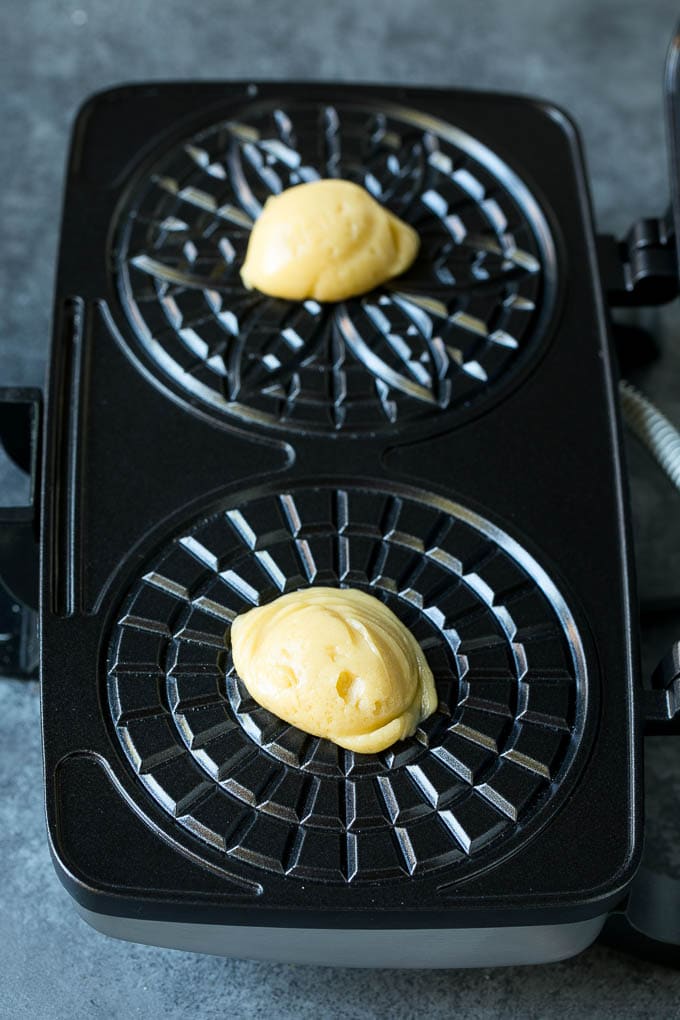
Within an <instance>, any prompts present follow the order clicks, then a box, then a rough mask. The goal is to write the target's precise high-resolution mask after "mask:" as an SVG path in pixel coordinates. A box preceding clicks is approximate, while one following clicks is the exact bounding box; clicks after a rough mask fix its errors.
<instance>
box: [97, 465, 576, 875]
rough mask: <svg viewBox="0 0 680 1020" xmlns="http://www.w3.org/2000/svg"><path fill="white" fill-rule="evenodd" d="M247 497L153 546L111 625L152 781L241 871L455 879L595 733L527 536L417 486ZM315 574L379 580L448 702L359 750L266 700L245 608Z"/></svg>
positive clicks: (116, 679) (553, 598) (131, 746)
mask: <svg viewBox="0 0 680 1020" xmlns="http://www.w3.org/2000/svg"><path fill="white" fill-rule="evenodd" d="M229 507H231V508H229ZM229 507H227V508H226V509H224V510H222V511H220V512H219V513H217V514H215V515H213V516H211V517H209V518H207V519H203V520H201V521H200V522H199V523H198V524H195V525H194V526H192V527H190V528H188V529H187V530H185V531H183V532H182V533H181V534H179V535H178V536H177V537H176V538H175V539H174V540H173V541H171V542H170V543H169V544H168V545H167V546H166V547H165V548H164V550H163V551H162V552H161V554H160V555H159V556H157V558H156V559H155V560H154V561H153V562H151V563H149V564H148V566H147V568H146V569H145V570H144V572H143V574H142V575H141V576H140V577H139V579H138V581H137V582H136V583H135V584H134V585H133V587H132V589H131V591H130V594H129V596H128V598H127V600H126V602H125V605H124V607H123V608H122V610H121V613H120V615H119V618H118V621H117V623H116V625H115V627H114V631H113V634H112V637H111V642H110V647H109V663H108V703H109V706H110V711H111V716H112V723H113V726H114V728H115V733H116V735H117V738H118V740H119V742H120V746H121V748H122V751H123V752H124V755H125V756H126V758H127V760H128V762H129V764H130V765H131V767H132V768H133V769H134V771H135V772H136V773H137V775H138V777H139V781H140V783H141V784H142V786H143V788H144V789H145V790H146V792H147V794H149V795H150V796H151V797H152V798H153V799H154V800H155V801H156V802H157V803H158V804H159V805H160V806H161V807H162V808H163V809H164V810H165V811H167V812H168V813H169V814H170V815H171V816H173V817H174V818H175V819H176V820H177V823H178V824H179V825H181V826H183V827H184V829H186V830H187V831H189V832H191V833H193V834H194V835H195V836H196V837H197V839H198V840H199V841H202V842H203V843H204V845H205V844H207V845H210V846H211V847H212V848H213V850H216V851H217V852H218V853H219V854H221V855H225V857H226V858H228V859H229V861H230V866H231V867H233V865H234V862H236V861H241V862H243V863H244V864H248V865H252V866H254V867H255V868H257V869H259V870H262V869H264V870H265V871H269V872H275V873H279V874H284V875H287V876H291V877H299V878H302V879H320V880H324V881H331V882H340V883H349V882H354V881H362V880H384V879H391V878H398V877H403V876H404V875H414V876H419V875H423V874H426V873H429V872H432V871H433V870H435V869H439V868H442V867H444V866H447V868H448V869H449V871H448V872H447V879H448V875H449V873H450V869H454V870H453V873H454V874H455V872H456V869H457V868H460V867H464V866H465V865H466V864H469V863H470V862H471V861H472V860H473V859H474V858H476V857H477V855H479V854H480V852H481V851H484V850H486V849H487V848H489V847H492V846H493V845H494V844H495V843H497V842H498V841H500V840H503V839H504V838H506V837H509V836H511V835H512V834H513V833H517V832H519V831H525V830H526V829H527V827H528V826H529V825H530V823H532V822H533V821H534V820H535V819H536V817H537V816H538V815H539V814H540V815H541V816H545V813H546V812H547V811H548V810H549V808H550V802H551V799H552V797H553V794H554V793H555V791H556V789H557V787H558V786H559V784H560V782H561V781H562V779H563V778H564V776H565V774H566V771H567V769H568V768H569V766H570V764H571V762H572V760H573V758H574V755H575V753H576V750H577V747H578V744H579V740H580V735H581V728H582V724H583V719H584V715H585V703H586V696H587V686H586V666H585V659H584V653H583V649H582V647H581V643H580V640H579V636H578V632H577V630H576V627H575V624H574V621H573V619H572V617H571V614H570V612H569V610H568V608H567V606H566V605H565V603H564V601H563V599H562V597H561V596H560V594H559V592H558V591H557V589H556V588H555V586H554V585H553V584H552V582H551V581H550V579H549V578H548V577H547V576H546V575H545V574H544V572H543V571H542V569H541V568H540V567H539V566H538V564H537V563H536V562H535V561H534V560H533V559H532V558H531V557H530V556H528V554H527V553H526V552H525V551H524V550H523V549H522V548H521V547H520V546H518V545H517V544H516V543H515V542H514V541H513V540H512V539H511V538H509V537H508V536H507V535H506V534H504V533H503V532H501V531H499V530H498V529H497V528H496V527H495V526H493V525H491V524H490V523H489V522H487V521H485V520H483V519H481V518H479V517H477V516H476V515H474V514H472V513H470V512H468V511H466V510H465V509H464V508H462V507H460V506H457V505H455V504H452V503H450V502H448V501H446V500H443V499H440V498H439V497H435V496H432V495H428V494H425V493H416V492H413V491H411V490H408V491H403V492H402V491H400V490H398V489H390V490H388V491H386V490H376V489H371V488H366V487H360V486H356V485H355V486H347V487H346V488H341V489H336V488H331V487H327V486H318V487H313V488H312V487H296V488H293V489H291V490H290V491H284V492H273V491H267V492H265V491H264V490H260V491H259V493H258V494H256V495H252V496H250V497H243V498H236V499H234V501H233V503H231V504H229ZM310 584H325V585H336V586H354V587H358V588H361V589H363V590H366V591H370V592H371V593H372V594H374V595H376V596H377V597H378V598H381V599H382V600H383V601H384V602H385V603H386V604H387V605H388V606H389V607H390V608H391V609H392V610H393V611H394V612H395V613H396V614H397V615H398V616H399V617H400V618H401V619H402V620H403V622H404V623H405V624H406V625H407V626H408V627H410V628H411V630H412V632H413V633H414V635H415V636H416V638H417V639H418V641H419V642H420V643H421V645H422V648H423V650H424V651H425V653H426V655H427V658H428V661H429V663H430V666H431V667H432V670H433V673H434V676H435V680H436V683H437V689H438V693H439V708H438V710H437V712H435V714H434V715H433V716H431V717H430V718H429V719H428V720H427V721H426V722H425V723H424V724H423V725H422V726H421V728H420V729H419V730H418V731H417V732H416V734H415V735H414V736H413V737H412V738H410V739H408V740H405V741H402V742H400V743H398V744H396V745H394V746H393V747H392V748H390V749H389V750H388V751H385V752H383V753H382V754H377V755H359V754H353V753H351V752H348V751H344V750H341V749H339V748H337V747H336V746H335V745H333V744H332V743H330V742H328V741H325V740H320V739H317V738H315V737H311V736H309V735H307V734H305V733H303V732H301V731H300V730H298V729H296V728H295V727H293V726H289V725H287V724H286V723H284V722H282V721H281V720H280V719H278V718H276V717H275V716H274V715H272V714H271V713H269V712H267V711H266V710H265V709H263V708H261V707H259V706H258V705H257V704H256V703H255V702H254V701H253V700H252V699H251V698H250V697H249V696H248V693H247V691H246V689H245V688H244V686H243V684H242V683H241V681H240V679H239V678H238V676H236V675H235V673H234V669H233V664H232V661H231V656H230V650H229V632H230V625H231V622H232V620H233V619H234V616H235V615H236V614H238V613H241V612H243V611H245V610H247V609H248V608H249V607H251V606H253V605H259V604H262V603H265V602H267V601H269V600H271V599H273V598H276V597H277V596H278V595H280V594H281V593H283V592H287V591H292V590H295V589H297V588H300V587H304V586H307V585H310Z"/></svg>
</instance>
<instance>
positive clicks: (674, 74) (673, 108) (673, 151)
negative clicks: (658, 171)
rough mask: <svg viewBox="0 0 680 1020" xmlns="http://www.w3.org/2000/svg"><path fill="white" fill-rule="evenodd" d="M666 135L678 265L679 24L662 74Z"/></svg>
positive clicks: (679, 182)
mask: <svg viewBox="0 0 680 1020" xmlns="http://www.w3.org/2000/svg"><path fill="white" fill-rule="evenodd" d="M664 97H665V102H666V134H667V137H668V162H669V167H668V170H669V178H670V185H671V187H670V191H671V195H670V198H671V210H670V215H672V218H673V225H674V233H675V251H676V257H677V262H676V264H677V265H678V266H680V22H678V24H677V25H676V26H675V33H674V35H673V38H672V39H671V42H670V46H669V47H668V53H667V54H666V67H665V72H664Z"/></svg>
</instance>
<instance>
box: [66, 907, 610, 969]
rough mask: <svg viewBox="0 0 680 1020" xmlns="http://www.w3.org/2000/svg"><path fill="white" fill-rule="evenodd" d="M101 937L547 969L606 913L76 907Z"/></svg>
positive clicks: (277, 956)
mask: <svg viewBox="0 0 680 1020" xmlns="http://www.w3.org/2000/svg"><path fill="white" fill-rule="evenodd" d="M76 906H77V909H78V911H79V913H80V915H81V916H82V917H83V918H84V920H85V921H87V922H88V924H91V925H92V927H93V928H96V929H97V931H100V932H102V933H103V934H104V935H111V936H112V937H113V938H118V939H125V940H126V941H128V942H141V943H144V944H145V945H151V946H162V947H164V948H166V949H182V950H185V951H188V952H192V953H210V954H212V955H214V956H229V957H235V958H238V959H249V960H270V961H273V962H276V963H308V964H314V965H317V966H325V967H397V968H404V967H411V968H445V967H451V968H455V967H508V966H515V965H517V964H531V963H553V962H555V961H556V960H564V959H566V958H568V957H570V956H575V955H576V954H577V953H580V952H582V950H584V949H586V948H587V947H588V946H589V945H590V944H591V943H592V942H594V941H595V939H596V938H597V936H598V935H599V933H600V931H601V929H602V926H603V925H604V922H605V920H606V915H604V916H602V917H595V918H592V919H591V920H588V921H576V922H573V923H571V924H554V925H527V926H521V927H514V928H457V929H453V930H447V929H444V928H441V929H439V928H429V929H410V930H409V929H394V930H382V929H379V930H375V929H372V930H365V929H333V928H255V927H250V926H246V925H237V926H233V925H231V926H230V925H219V924H181V923H175V922H171V921H144V920H136V919H134V918H130V917H109V916H107V915H105V914H97V913H94V912H93V911H90V910H86V909H85V908H84V907H81V906H79V905H76Z"/></svg>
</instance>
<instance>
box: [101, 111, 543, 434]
mask: <svg viewBox="0 0 680 1020" xmlns="http://www.w3.org/2000/svg"><path fill="white" fill-rule="evenodd" d="M320 177H343V178H346V179H349V180H353V181H356V182H357V183H359V184H362V185H363V186H364V187H366V188H367V189H368V190H369V191H370V192H371V194H373V195H374V197H375V198H377V199H378V201H380V202H382V203H384V204H385V205H386V206H387V207H388V208H390V209H391V210H392V211H393V212H395V213H396V214H397V215H398V216H400V217H402V219H404V220H406V221H407V222H409V223H411V224H412V225H413V226H414V227H415V228H416V229H417V230H418V232H419V234H420V238H421V252H420V255H419V257H418V259H417V260H416V262H415V264H414V265H413V267H412V268H411V269H410V270H409V272H408V273H407V274H405V275H404V276H402V277H400V278H399V279H398V280H397V281H392V283H390V284H387V285H385V286H384V287H382V288H379V289H377V290H375V291H373V292H371V293H370V294H367V295H366V296H365V297H363V298H361V299H353V300H349V301H346V302H343V303H340V304H330V305H321V304H318V303H317V302H315V301H306V302H304V303H301V302H290V301H283V300H279V299H275V298H270V297H267V296H265V295H262V294H259V293H257V292H254V291H248V290H246V289H245V288H244V286H243V285H242V283H241V279H240V275H239V269H240V266H241V264H242V262H243V259H244V257H245V250H246V247H247V243H248V238H249V233H250V228H251V226H252V223H253V221H254V220H255V219H256V218H257V216H258V215H259V213H260V211H261V209H262V206H263V204H264V202H265V201H266V199H267V197H268V196H270V195H272V194H276V193H278V192H280V191H281V190H282V189H284V188H287V187H289V186H291V185H294V184H299V183H302V182H305V181H310V180H315V179H318V178H320ZM116 266H117V276H118V283H119V289H120V294H121V300H122V304H123V308H124V310H125V312H126V313H127V316H128V318H129V320H130V323H131V326H132V328H133V333H134V336H135V338H136V343H137V344H138V345H141V347H142V348H143V350H144V352H145V355H146V357H147V359H150V360H151V362H152V363H153V365H154V367H155V369H156V370H157V371H159V372H160V374H161V376H162V377H163V378H164V379H165V381H166V382H169V383H170V384H171V385H173V386H174V387H175V388H178V389H179V391H180V392H182V393H184V394H185V395H190V396H191V397H192V398H194V399H198V400H199V401H200V402H201V403H203V404H207V405H209V406H210V408H211V409H212V410H213V411H215V412H218V413H223V414H226V415H228V416H230V417H236V418H238V419H241V420H245V421H247V422H253V423H259V424H263V425H276V426H282V427H288V428H294V429H295V430H297V431H299V430H300V429H303V430H308V431H312V432H334V431H338V430H348V431H350V432H365V431H372V432H374V431H376V430H380V429H382V428H384V427H389V426H391V425H393V424H394V423H396V422H397V421H399V422H400V423H403V422H404V421H409V420H417V419H422V418H423V417H428V416H431V415H433V414H439V413H440V412H442V411H445V410H447V409H454V408H460V407H461V406H462V405H464V404H465V405H467V404H469V403H470V402H471V401H472V400H473V399H474V398H476V397H478V396H480V395H481V394H483V393H485V392H486V391H487V390H489V389H490V388H491V387H492V386H493V385H494V384H495V383H497V382H498V381H499V380H501V379H503V378H505V377H506V376H507V374H508V373H509V372H511V371H512V370H514V369H515V367H516V366H518V365H519V363H520V362H521V361H522V360H523V358H524V355H525V354H527V355H528V354H529V352H530V351H533V350H534V348H535V346H536V343H537V342H538V341H539V340H540V337H541V335H542V334H543V333H544V325H545V322H546V320H547V318H548V316H549V315H550V312H551V307H552V303H553V298H554V293H553V292H554V277H555V254H554V249H553V243H552V240H551V236H550V232H549V230H548V227H547V224H546V222H545V220H544V218H543V215H542V213H541V212H540V209H539V208H538V206H537V205H536V203H535V201H534V200H533V198H532V197H531V195H530V193H529V192H528V191H527V189H526V188H525V187H524V185H523V184H522V183H521V182H520V180H519V179H518V178H517V177H516V176H515V175H514V173H513V172H512V171H511V170H510V169H509V168H508V167H507V166H506V165H505V164H504V163H502V162H501V161H500V160H499V159H498V158H497V157H496V156H495V155H494V154H493V153H491V152H490V151H489V150H487V149H486V148H485V147H484V146H482V145H480V144H479V143H478V142H476V141H475V140H474V139H472V138H470V137H469V136H467V135H465V134H464V133H463V132H461V131H459V130H457V129H456V128H453V127H452V126H451V125H448V124H446V123H444V122H441V121H437V120H435V119H433V118H431V117H428V116H426V115H424V114H420V113H417V112H414V111H409V110H405V109H401V108H399V107H395V108H393V109H391V108H390V109H386V110H379V109H377V108H372V107H370V106H368V105H362V106H356V105H352V104H349V103H342V104H336V105H334V106H330V105H324V104H322V103H312V102H291V103H289V104H288V105H287V106H286V109H285V110H284V109H283V108H282V107H280V106H276V104H274V103H265V102H261V103H259V104H253V105H252V106H251V107H248V108H245V109H243V110H242V112H241V114H240V115H239V116H238V117H237V118H235V119H233V120H230V121H224V122H221V123H218V124H216V125H213V126H212V127H210V128H208V129H206V130H203V131H201V132H200V133H199V134H197V135H195V136H194V137H192V138H190V139H188V140H186V141H185V142H184V143H183V144H181V145H178V146H177V147H175V148H173V149H172V150H171V151H169V152H166V153H165V154H164V155H163V156H161V157H160V158H159V159H158V161H157V163H156V165H155V167H154V168H153V170H152V172H151V173H150V175H149V176H148V177H147V178H145V179H144V181H143V182H142V183H141V184H140V185H139V187H138V188H137V190H136V192H135V193H134V194H133V196H132V198H131V201H130V203H129V205H128V207H127V209H125V210H124V211H123V214H122V219H121V224H120V229H119V231H118V245H117V254H116Z"/></svg>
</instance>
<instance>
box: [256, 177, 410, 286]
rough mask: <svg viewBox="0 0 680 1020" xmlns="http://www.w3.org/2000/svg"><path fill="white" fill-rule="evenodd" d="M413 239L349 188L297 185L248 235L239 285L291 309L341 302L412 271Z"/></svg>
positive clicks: (268, 207) (270, 205) (270, 204)
mask: <svg viewBox="0 0 680 1020" xmlns="http://www.w3.org/2000/svg"><path fill="white" fill-rule="evenodd" d="M419 245H420V240H419V238H418V234H417V233H416V231H415V230H414V229H413V227H409V226H408V224H406V223H403V222H402V221H401V220H400V219H399V218H398V217H397V216H395V215H394V214H393V213H391V212H388V210H387V209H385V208H384V206H382V205H380V203H379V202H376V200H375V199H374V198H373V197H372V196H371V195H369V193H368V192H367V191H366V190H365V188H362V187H360V186H359V185H358V184H352V182H351V181H342V180H336V179H332V180H322V181H310V182H309V183H308V184H296V185H295V187H292V188H288V189H287V190H286V191H282V192H281V194H279V195H275V196H273V197H272V198H269V199H268V200H267V202H266V203H265V206H264V209H263V210H262V213H261V215H260V217H259V219H258V220H257V221H256V222H255V226H254V227H253V230H252V232H251V235H250V241H249V243H248V251H247V254H246V260H245V262H244V264H243V268H242V269H241V278H242V280H243V282H244V284H245V285H246V287H249V288H255V289H257V290H261V291H263V292H264V293H265V294H271V295H273V296H274V297H280V298H287V299H288V300H290V301H304V300H306V299H307V298H313V299H314V300H316V301H343V300H344V299H345V298H348V297H353V296H355V295H357V294H365V293H366V291H369V290H372V289H373V288H374V287H377V286H379V285H380V284H381V283H384V282H385V281H386V280H390V279H391V278H392V277H393V276H399V274H400V273H403V272H404V271H405V270H406V269H408V267H409V266H410V265H411V263H412V262H413V260H414V259H415V257H416V255H417V254H418V247H419Z"/></svg>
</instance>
